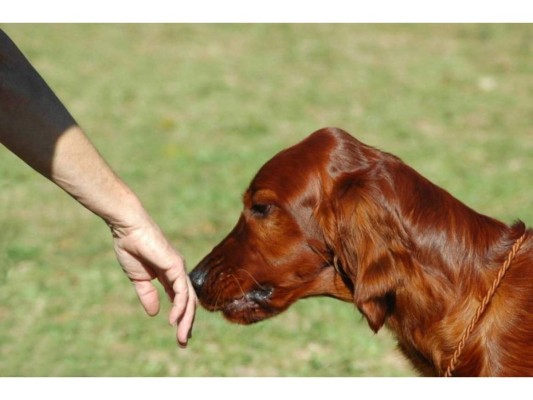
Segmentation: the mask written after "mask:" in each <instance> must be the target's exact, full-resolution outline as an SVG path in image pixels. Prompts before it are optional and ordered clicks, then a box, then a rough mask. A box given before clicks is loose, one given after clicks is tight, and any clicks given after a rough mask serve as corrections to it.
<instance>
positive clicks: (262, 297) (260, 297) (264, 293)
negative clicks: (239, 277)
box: [223, 287, 274, 311]
mask: <svg viewBox="0 0 533 400" xmlns="http://www.w3.org/2000/svg"><path fill="white" fill-rule="evenodd" d="M273 292H274V290H273V289H272V288H270V287H266V288H265V287H261V288H260V289H254V290H251V291H249V292H247V293H245V294H244V295H243V296H241V297H238V298H235V299H233V300H231V301H229V302H228V303H227V304H226V306H225V307H223V308H224V309H225V310H226V311H240V310H246V309H251V308H258V307H264V306H266V305H267V303H268V300H269V299H270V297H271V296H272V293H273Z"/></svg>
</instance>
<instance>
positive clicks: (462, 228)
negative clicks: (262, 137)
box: [190, 128, 533, 376]
mask: <svg viewBox="0 0 533 400" xmlns="http://www.w3.org/2000/svg"><path fill="white" fill-rule="evenodd" d="M243 202H244V210H243V212H242V214H241V216H240V219H239V221H238V222H237V225H236V226H235V228H234V229H233V230H232V231H231V232H230V233H229V235H228V236H227V237H226V238H225V239H224V240H223V241H222V242H221V243H220V244H218V245H217V246H216V247H215V248H214V249H213V250H212V251H211V253H209V254H208V255H207V256H206V257H205V258H204V259H203V260H202V261H201V262H200V264H199V265H198V266H197V267H196V268H195V269H194V270H193V271H192V272H191V275H190V276H191V279H192V282H193V285H194V287H195V289H196V291H197V293H198V296H199V299H200V302H201V304H202V305H203V306H204V307H205V308H206V309H208V310H211V311H222V313H223V314H224V316H225V317H226V318H227V319H228V320H230V321H232V322H237V323H243V324H249V323H253V322H257V321H261V320H263V319H265V318H268V317H272V316H274V315H276V314H279V313H280V312H282V311H284V310H285V309H287V308H288V307H289V306H290V305H291V304H292V303H294V302H295V301H297V300H298V299H301V298H304V297H309V296H320V295H325V296H333V297H335V298H338V299H340V300H344V301H347V302H351V303H354V304H355V305H356V306H357V308H358V309H359V310H360V311H361V313H362V314H363V316H364V317H365V318H366V320H367V321H368V324H369V325H370V328H371V329H372V330H373V331H374V332H377V331H378V330H379V329H380V328H381V327H382V326H383V325H385V326H387V327H388V328H389V329H391V330H392V331H393V332H394V334H395V336H396V337H397V340H398V342H399V347H400V349H401V351H402V352H403V353H404V354H405V356H406V357H407V358H408V359H409V360H410V361H411V362H412V363H413V365H414V366H415V368H416V369H417V370H418V371H419V372H420V373H422V374H424V375H430V376H434V375H443V374H444V372H445V370H446V367H447V366H448V365H449V363H450V360H451V359H452V356H453V354H454V351H455V350H456V349H457V347H458V344H459V342H460V341H461V338H462V337H463V332H464V331H465V329H466V327H467V326H468V325H469V323H470V321H471V320H472V318H473V316H474V314H475V313H476V310H477V309H478V307H479V305H480V303H481V302H482V299H483V298H484V296H485V295H486V293H487V292H488V291H489V289H490V287H491V285H492V284H493V282H494V281H495V279H496V276H497V275H498V272H499V271H500V270H501V266H502V264H504V263H505V262H506V259H507V258H508V255H509V252H510V251H511V248H512V247H513V244H514V243H515V242H516V241H517V240H518V239H519V238H520V239H521V240H523V242H521V247H520V248H519V249H518V251H517V252H516V254H514V257H513V258H512V261H511V263H510V266H509V269H508V271H507V273H506V275H505V276H504V277H503V279H502V281H501V284H500V285H499V287H497V288H496V291H495V293H494V295H493V296H492V298H491V299H490V303H489V304H488V306H487V308H486V310H485V312H484V313H483V314H482V315H481V317H480V319H479V321H478V322H477V323H476V324H475V326H474V327H473V330H472V332H471V335H470V336H469V337H468V339H467V340H466V342H464V348H463V349H462V353H461V355H460V356H459V358H458V359H457V363H456V366H455V369H454V370H453V375H454V376H510V375H512V376H533V231H532V230H530V229H529V230H526V227H525V225H524V224H523V223H522V222H517V223H515V224H514V225H512V226H507V225H505V224H503V223H502V222H499V221H497V220H495V219H493V218H490V217H487V216H484V215H481V214H478V213H477V212H475V211H474V210H472V209H470V208H468V207H467V206H465V205H464V204H463V203H461V202H460V201H458V200H457V199H455V198H454V197H452V196H451V195H450V194H449V193H448V192H446V191H445V190H443V189H441V188H439V187H438V186H436V185H434V184H432V183H431V182H429V181H428V180H427V179H425V178H424V177H422V176H421V175H420V174H418V173H417V172H416V171H414V170H413V169H412V168H410V167H409V166H408V165H406V164H404V163H403V162H402V161H401V160H400V159H399V158H397V157H395V156H393V155H391V154H388V153H384V152H382V151H379V150H377V149H375V148H372V147H369V146H367V145H365V144H363V143H361V142H359V141H358V140H356V139H355V138H353V137H352V136H350V135H349V134H347V133H346V132H344V131H342V130H340V129H334V128H326V129H322V130H319V131H317V132H315V133H313V134H312V135H310V136H309V137H308V138H306V139H305V140H303V141H302V142H300V143H298V144H296V145H295V146H293V147H290V148H288V149H286V150H284V151H282V152H280V153H279V154H277V155H276V156H275V157H274V158H272V159H271V160H270V161H268V162H267V163H266V164H265V165H264V166H263V167H262V168H261V169H260V170H259V172H258V173H257V175H256V176H255V178H254V179H253V180H252V183H251V184H250V187H249V188H248V189H247V190H246V192H245V194H244V197H243ZM513 248H514V247H513Z"/></svg>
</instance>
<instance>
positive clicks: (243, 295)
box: [190, 128, 377, 324]
mask: <svg viewBox="0 0 533 400" xmlns="http://www.w3.org/2000/svg"><path fill="white" fill-rule="evenodd" d="M376 152H377V151H376V150H374V149H372V148H370V147H368V146H365V145H363V144H362V143H360V142H358V141H357V140H355V139H354V138H353V137H351V136H350V135H348V134H347V133H345V132H343V131H341V130H338V129H331V128H327V129H322V130H320V131H317V132H315V133H314V134H312V135H310V136H309V137H308V138H306V139H305V140H303V141H302V142H300V143H298V144H296V145H295V146H293V147H290V148H288V149H286V150H284V151H282V152H280V153H278V154H277V155H276V156H274V157H273V158H272V159H271V160H270V161H268V162H267V163H266V164H265V165H264V166H263V167H262V168H261V169H260V170H259V172H258V173H257V175H256V176H255V177H254V178H253V180H252V182H251V184H250V186H249V187H248V189H247V190H246V192H245V193H244V196H243V203H244V208H243V211H242V213H241V215H240V218H239V220H238V222H237V225H236V226H235V227H234V229H233V230H232V231H231V232H230V233H229V234H228V236H227V237H226V238H225V239H224V240H222V242H221V243H220V244H218V245H217V246H216V247H215V248H214V249H213V250H212V251H211V252H210V253H209V254H208V255H207V256H206V257H205V258H204V259H203V260H202V261H201V262H200V263H199V265H198V266H196V268H195V269H194V270H193V271H192V272H191V274H190V277H191V280H192V282H193V285H194V288H195V290H196V292H197V295H198V297H199V299H200V302H201V304H202V305H203V306H204V307H205V308H206V309H208V310H211V311H222V313H223V314H224V316H225V317H226V318H227V319H229V320H230V321H232V322H238V323H244V324H246V323H252V322H256V321H260V320H263V319H265V318H268V317H271V316H273V315H276V314H278V313H280V312H282V311H283V310H285V309H287V307H289V306H290V305H291V304H293V303H294V302H295V301H296V300H298V299H300V298H305V297H310V296H319V295H325V296H331V297H335V298H338V299H341V300H344V301H354V285H355V281H356V279H355V276H356V273H355V271H353V270H349V269H350V268H355V267H353V265H351V266H348V265H344V266H343V265H342V264H343V263H344V264H348V263H351V264H353V263H352V261H351V260H347V259H345V260H343V254H342V252H341V253H339V252H338V251H336V250H335V249H334V248H335V247H338V246H337V243H335V241H337V240H338V236H339V234H341V235H342V232H339V229H344V228H343V227H342V226H341V225H339V224H338V223H337V222H338V219H339V218H340V219H346V220H348V219H349V220H350V221H353V219H352V216H350V217H346V216H339V215H334V214H335V213H338V212H342V213H343V214H352V213H356V211H355V208H354V209H351V208H350V207H351V206H346V207H344V208H343V207H342V204H343V197H347V196H349V192H350V190H351V189H352V188H353V187H354V185H355V186H357V185H358V184H357V182H356V180H354V179H353V174H354V160H356V161H357V167H356V169H357V170H358V171H363V173H365V172H364V171H365V168H367V167H368V166H369V165H373V164H374V160H372V158H373V157H374V156H375V154H377V153H376ZM363 201H364V199H363ZM352 203H353V202H349V203H348V204H352ZM341 209H342V211H340V210H341ZM367 225H368V223H367ZM370 228H371V227H370Z"/></svg>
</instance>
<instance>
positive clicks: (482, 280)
mask: <svg viewBox="0 0 533 400" xmlns="http://www.w3.org/2000/svg"><path fill="white" fill-rule="evenodd" d="M406 167H407V166H406ZM407 168H409V167H407ZM413 177H414V179H413ZM397 182H398V186H397V187H399V188H401V190H402V191H404V192H405V193H403V194H401V195H400V196H398V198H399V199H401V200H402V202H400V203H399V204H398V212H399V213H400V215H401V216H402V218H401V221H402V224H403V226H402V230H405V232H406V234H407V235H406V236H407V237H409V240H410V243H409V247H410V248H409V249H408V251H409V254H410V257H409V259H408V260H407V261H406V260H405V258H403V259H402V260H401V261H400V262H399V264H398V267H399V268H400V270H401V271H402V275H403V276H404V279H401V284H400V285H399V286H398V288H397V290H396V291H395V304H394V310H393V311H392V313H391V315H390V316H389V318H388V319H387V325H388V326H389V328H390V329H391V330H392V331H394V332H395V334H396V335H397V337H398V340H399V342H400V347H401V349H402V351H403V352H404V354H406V355H407V356H408V357H409V358H410V359H411V360H412V361H413V363H414V364H415V366H416V367H417V369H419V370H420V371H421V372H422V373H424V374H425V375H435V374H440V373H442V369H443V368H445V366H446V364H447V362H448V360H449V359H450V357H451V356H452V354H453V352H454V350H455V347H456V346H457V344H458V343H457V341H458V340H459V338H460V337H461V334H462V332H463V331H464V329H465V328H466V326H467V324H468V322H469V320H470V318H471V317H472V316H473V315H474V313H475V311H476V308H477V306H478V304H479V301H480V299H481V298H482V297H483V296H484V294H485V293H486V291H487V290H488V288H489V287H490V284H491V282H492V281H493V279H494V276H495V274H496V273H497V266H498V265H499V263H498V261H497V260H498V258H499V257H501V255H502V252H505V251H507V249H505V246H504V243H507V242H508V240H509V237H510V235H511V231H512V228H509V227H508V226H506V225H505V224H503V223H501V222H499V221H497V220H495V219H493V218H490V217H486V216H484V215H481V214H479V213H477V212H475V211H474V210H472V209H470V208H468V207H467V206H466V205H464V204H463V203H461V202H460V201H459V200H457V199H455V198H454V197H452V196H451V195H450V194H449V193H447V192H446V191H444V190H443V189H441V188H439V187H437V186H435V185H433V184H432V183H430V182H429V181H427V180H425V178H423V177H421V176H420V175H418V174H417V173H416V172H414V173H413V171H410V172H409V180H408V181H405V182H402V179H401V177H399V178H398V181H397ZM409 193H410V195H409ZM450 299H452V300H450ZM413 315H416V316H417V318H416V319H413V318H412V317H411V316H413ZM468 346H470V349H471V351H470V354H472V357H471V359H470V360H469V363H468V365H464V366H463V367H464V368H468V369H470V371H464V372H465V373H480V371H482V370H483V368H485V367H486V360H484V359H483V354H484V353H483V351H481V344H480V341H479V338H475V337H473V338H472V339H471V341H470V343H469V344H468ZM476 348H477V350H476Z"/></svg>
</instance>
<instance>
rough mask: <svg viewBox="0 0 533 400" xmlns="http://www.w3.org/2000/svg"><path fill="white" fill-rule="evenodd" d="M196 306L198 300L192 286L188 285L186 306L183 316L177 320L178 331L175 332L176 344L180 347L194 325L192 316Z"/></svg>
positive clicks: (190, 334)
mask: <svg viewBox="0 0 533 400" xmlns="http://www.w3.org/2000/svg"><path fill="white" fill-rule="evenodd" d="M197 306H198V300H197V298H196V294H195V293H194V290H193V289H192V287H190V291H189V298H188V301H187V306H186V308H185V312H184V313H183V316H182V317H181V319H180V320H179V322H178V331H177V334H176V338H177V341H178V344H179V345H180V346H181V347H186V346H187V341H188V340H189V339H190V338H191V337H192V327H193V325H194V317H195V315H196V307H197Z"/></svg>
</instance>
